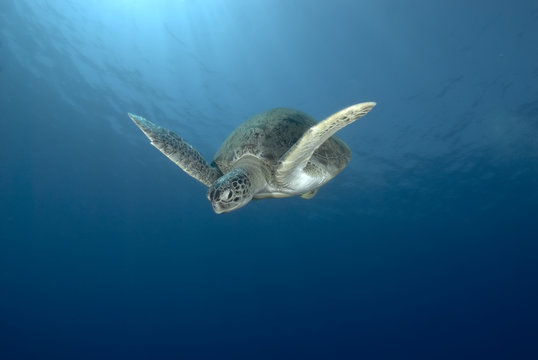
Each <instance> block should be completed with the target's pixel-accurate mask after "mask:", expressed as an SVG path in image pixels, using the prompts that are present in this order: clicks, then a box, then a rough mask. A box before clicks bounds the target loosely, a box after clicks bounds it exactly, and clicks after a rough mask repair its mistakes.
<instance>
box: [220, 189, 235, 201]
mask: <svg viewBox="0 0 538 360" xmlns="http://www.w3.org/2000/svg"><path fill="white" fill-rule="evenodd" d="M231 197H232V192H231V191H230V190H224V191H223V192H222V194H220V199H221V200H225V201H229V200H230V199H231Z"/></svg>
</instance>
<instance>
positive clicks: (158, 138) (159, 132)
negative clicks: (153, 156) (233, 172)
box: [128, 113, 222, 187]
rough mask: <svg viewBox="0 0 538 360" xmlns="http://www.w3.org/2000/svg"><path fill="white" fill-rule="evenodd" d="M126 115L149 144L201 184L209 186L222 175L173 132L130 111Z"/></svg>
mask: <svg viewBox="0 0 538 360" xmlns="http://www.w3.org/2000/svg"><path fill="white" fill-rule="evenodd" d="M128 115H129V117H130V118H131V120H133V121H134V123H135V124H136V125H137V126H138V127H139V128H140V130H142V132H143V133H144V134H145V135H146V136H147V137H148V138H149V139H150V140H151V145H153V146H155V147H156V148H157V149H159V150H160V151H161V152H162V153H163V154H164V155H166V157H168V158H169V159H170V160H172V161H173V162H174V163H175V164H176V165H177V166H179V167H180V168H181V169H182V170H183V171H185V172H186V173H187V174H189V175H190V176H192V177H193V178H195V179H196V180H198V181H200V182H201V183H202V184H204V185H206V186H208V187H209V186H211V184H213V183H214V182H215V180H217V179H218V178H219V177H221V176H222V172H221V171H220V170H219V169H218V168H215V167H212V166H211V165H209V164H208V163H207V161H205V160H204V158H203V157H202V155H200V153H199V152H198V151H196V149H194V148H193V147H192V146H191V145H189V144H188V143H187V142H186V141H185V140H183V139H182V138H181V137H179V136H178V135H177V134H175V133H174V132H172V131H170V130H167V129H165V128H163V127H160V126H158V125H155V124H154V123H152V122H151V121H149V120H146V119H145V118H143V117H142V116H137V115H134V114H131V113H128Z"/></svg>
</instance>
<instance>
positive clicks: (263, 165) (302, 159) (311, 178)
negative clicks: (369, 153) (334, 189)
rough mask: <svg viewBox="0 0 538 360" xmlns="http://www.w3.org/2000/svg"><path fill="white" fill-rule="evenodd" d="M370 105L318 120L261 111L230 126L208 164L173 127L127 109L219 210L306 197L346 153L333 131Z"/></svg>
mask: <svg viewBox="0 0 538 360" xmlns="http://www.w3.org/2000/svg"><path fill="white" fill-rule="evenodd" d="M374 106H375V103H374V102H365V103H360V104H356V105H352V106H350V107H347V108H345V109H343V110H341V111H339V112H337V113H335V114H333V115H331V116H329V117H328V118H327V119H325V120H323V121H321V122H319V123H316V122H315V121H314V120H313V119H312V118H310V117H309V116H308V115H306V114H305V113H303V112H301V111H298V110H293V109H286V108H277V109H272V110H269V111H266V112H264V113H261V114H258V115H255V116H253V117H251V118H250V119H248V120H247V121H245V122H244V123H243V124H241V125H240V126H239V127H238V128H237V129H235V130H234V131H233V132H232V133H231V134H230V136H228V138H227V139H226V141H224V143H223V144H222V146H221V147H220V149H219V150H218V151H217V154H216V155H215V158H214V160H213V162H212V163H211V164H209V163H208V162H206V161H205V160H204V158H203V157H202V155H200V153H199V152H198V151H196V150H195V149H194V148H193V147H192V146H191V145H189V144H188V143H187V142H186V141H185V140H183V139H182V138H181V137H179V136H178V135H176V134H175V133H174V132H172V131H170V130H167V129H164V128H162V127H160V126H158V125H155V124H153V123H152V122H150V121H148V120H146V119H145V118H143V117H141V116H137V115H133V114H131V113H129V117H130V118H131V120H133V121H134V122H135V124H136V125H138V127H139V128H140V129H141V130H142V131H143V132H144V134H146V136H147V137H148V138H149V139H150V140H151V144H152V145H153V146H155V147H156V148H157V149H159V150H160V151H161V152H162V153H163V154H164V155H166V156H167V157H168V158H169V159H170V160H172V161H173V162H174V163H175V164H176V165H177V166H179V167H180V168H181V169H183V171H185V172H186V173H187V174H189V175H190V176H192V177H193V178H195V179H196V180H198V181H200V182H201V183H203V184H204V185H206V186H208V187H209V190H208V192H207V198H208V199H209V201H211V204H212V206H213V210H215V212H216V213H217V214H220V213H223V212H229V211H233V210H236V209H239V208H240V207H242V206H244V205H246V204H247V203H248V202H249V201H250V200H251V199H252V198H255V199H262V198H269V197H272V198H283V197H289V196H295V195H299V196H301V197H303V198H305V199H310V198H312V197H313V196H314V195H315V194H316V192H317V191H318V189H319V187H320V186H322V185H324V184H325V183H326V182H327V181H329V180H330V179H332V178H333V177H335V176H336V175H337V174H338V173H340V171H342V169H343V168H344V167H345V166H346V165H347V163H348V162H349V159H350V157H351V150H350V149H349V147H348V146H347V145H346V144H345V143H344V142H343V141H342V140H340V139H338V138H337V137H335V136H333V135H334V134H335V133H336V132H337V131H338V130H340V129H341V128H343V127H344V126H346V125H349V124H351V123H352V122H354V121H355V120H357V119H358V118H360V117H362V116H364V115H366V114H367V113H368V112H369V111H370V110H371V109H372V108H373V107H374Z"/></svg>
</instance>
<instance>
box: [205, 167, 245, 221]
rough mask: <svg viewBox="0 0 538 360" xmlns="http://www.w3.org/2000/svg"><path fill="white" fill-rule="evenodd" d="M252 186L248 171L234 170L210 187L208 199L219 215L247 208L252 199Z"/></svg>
mask: <svg viewBox="0 0 538 360" xmlns="http://www.w3.org/2000/svg"><path fill="white" fill-rule="evenodd" d="M251 185H252V183H251V181H250V179H249V176H248V174H247V172H246V171H244V170H243V169H241V168H236V169H232V170H231V171H230V172H228V173H226V174H224V175H223V176H221V177H220V178H218V179H217V181H215V182H214V183H213V184H212V185H211V186H210V187H209V190H208V191H207V198H208V200H209V201H211V205H212V206H213V210H215V212H216V213H217V214H221V213H224V212H230V211H233V210H236V209H239V208H240V207H243V206H245V205H246V204H247V203H248V202H249V201H250V200H251V199H252V196H253V191H252V186H251Z"/></svg>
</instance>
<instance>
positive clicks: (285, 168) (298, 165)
mask: <svg viewBox="0 0 538 360" xmlns="http://www.w3.org/2000/svg"><path fill="white" fill-rule="evenodd" d="M374 106H375V102H364V103H360V104H356V105H352V106H350V107H347V108H345V109H344V110H341V111H339V112H337V113H335V114H333V115H331V116H329V117H328V118H327V119H325V120H323V121H321V122H320V123H318V124H316V125H314V126H312V127H311V128H310V129H308V130H307V131H306V132H305V133H304V134H303V136H301V138H300V139H299V140H297V142H296V143H295V144H294V145H293V146H292V147H291V148H290V149H289V150H288V151H287V152H286V153H285V154H284V155H282V158H281V159H280V160H279V163H278V167H277V170H276V173H275V178H276V180H277V182H278V183H279V184H281V185H282V186H286V185H287V184H288V182H289V180H290V179H291V178H293V173H294V172H295V171H302V170H303V169H304V168H305V166H306V164H307V163H308V161H309V160H310V158H311V157H312V154H313V153H314V151H316V150H317V149H318V148H319V147H320V146H321V145H322V144H323V143H324V142H325V141H326V140H327V139H329V138H330V137H331V136H333V135H334V134H335V133H336V132H337V131H338V130H340V129H341V128H343V127H344V126H346V125H349V124H351V123H352V122H354V121H355V120H357V119H358V118H361V117H363V116H364V115H366V114H367V113H368V112H369V111H370V110H372V108H373V107H374Z"/></svg>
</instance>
